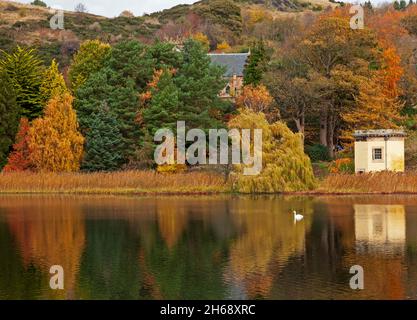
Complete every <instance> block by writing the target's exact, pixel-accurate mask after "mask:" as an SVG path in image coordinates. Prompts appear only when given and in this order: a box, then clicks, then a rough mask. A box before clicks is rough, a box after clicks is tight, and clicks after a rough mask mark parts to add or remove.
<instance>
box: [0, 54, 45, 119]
mask: <svg viewBox="0 0 417 320" xmlns="http://www.w3.org/2000/svg"><path fill="white" fill-rule="evenodd" d="M1 53H2V54H3V57H2V59H0V68H3V70H5V71H6V73H7V74H8V76H9V78H10V82H11V83H12V84H13V88H14V91H15V94H16V101H17V104H18V106H19V108H20V114H21V115H22V116H24V117H27V118H28V119H29V120H31V119H34V118H36V117H39V116H40V115H41V114H42V109H43V107H42V103H41V97H40V92H39V90H40V86H41V83H42V77H43V74H44V68H43V66H42V62H41V60H40V59H39V58H38V57H37V56H36V51H35V50H34V49H24V48H21V47H19V46H18V47H17V48H16V49H15V50H14V51H13V52H12V53H10V54H9V53H7V52H4V51H1Z"/></svg>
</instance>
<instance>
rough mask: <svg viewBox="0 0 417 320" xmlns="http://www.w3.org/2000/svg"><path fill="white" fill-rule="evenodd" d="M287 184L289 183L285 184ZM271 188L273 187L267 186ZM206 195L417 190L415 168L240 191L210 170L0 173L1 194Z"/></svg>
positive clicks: (408, 192) (410, 192)
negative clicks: (309, 186) (302, 187)
mask: <svg viewBox="0 0 417 320" xmlns="http://www.w3.org/2000/svg"><path fill="white" fill-rule="evenodd" d="M289 187H290V186H289ZM271 190H272V191H273V190H274V189H272V188H271ZM25 194H27V195H34V194H43V195H130V196H178V195H185V196H187V195H189V196H210V195H222V194H223V195H235V194H236V195H254V196H259V195H277V196H279V195H283V196H316V197H318V196H348V195H351V196H354V195H365V196H366V195H368V196H372V195H417V172H416V171H412V172H407V173H394V172H378V173H369V174H361V175H355V174H330V175H328V176H327V177H325V178H324V179H321V180H319V179H317V183H316V186H315V188H314V189H312V190H295V191H292V190H290V191H277V192H253V193H246V192H238V190H236V189H235V188H234V182H233V180H229V181H226V180H225V177H224V176H223V175H221V174H218V173H213V172H187V173H175V174H161V173H157V172H154V171H137V170H136V171H135V170H132V171H118V172H98V173H79V172H78V173H34V172H15V173H0V195H25Z"/></svg>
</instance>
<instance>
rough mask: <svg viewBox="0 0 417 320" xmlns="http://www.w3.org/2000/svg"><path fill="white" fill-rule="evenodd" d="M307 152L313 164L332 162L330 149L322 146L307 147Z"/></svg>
mask: <svg viewBox="0 0 417 320" xmlns="http://www.w3.org/2000/svg"><path fill="white" fill-rule="evenodd" d="M305 152H306V153H307V155H308V156H309V157H310V159H311V161H313V162H317V161H329V160H330V156H329V149H328V148H327V147H326V146H324V145H322V144H313V145H310V146H306V147H305Z"/></svg>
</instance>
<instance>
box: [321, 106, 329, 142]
mask: <svg viewBox="0 0 417 320" xmlns="http://www.w3.org/2000/svg"><path fill="white" fill-rule="evenodd" d="M320 144H322V145H323V146H326V147H327V112H326V113H323V114H321V115H320Z"/></svg>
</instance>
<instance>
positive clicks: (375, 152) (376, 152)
mask: <svg viewBox="0 0 417 320" xmlns="http://www.w3.org/2000/svg"><path fill="white" fill-rule="evenodd" d="M372 160H377V161H378V160H382V148H373V149H372Z"/></svg>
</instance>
